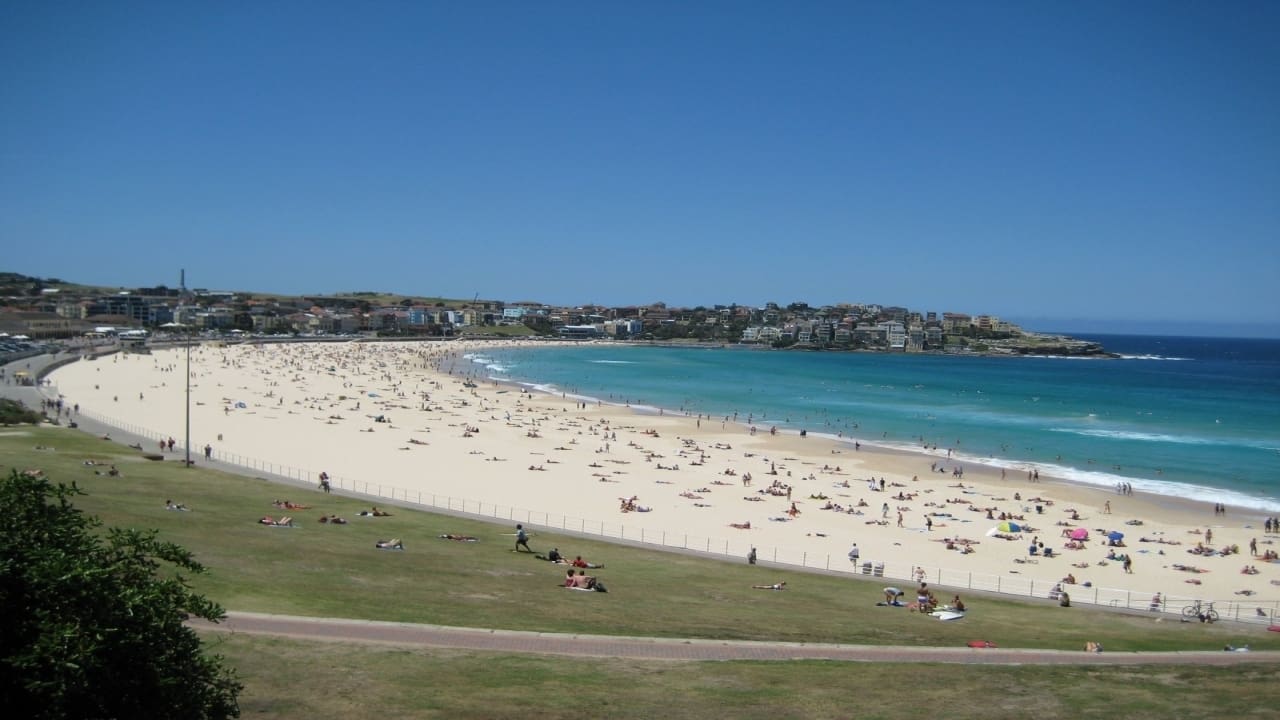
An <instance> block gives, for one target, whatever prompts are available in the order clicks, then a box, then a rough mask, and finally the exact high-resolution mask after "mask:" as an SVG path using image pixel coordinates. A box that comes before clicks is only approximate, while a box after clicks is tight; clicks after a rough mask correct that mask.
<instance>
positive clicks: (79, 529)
mask: <svg viewBox="0 0 1280 720" xmlns="http://www.w3.org/2000/svg"><path fill="white" fill-rule="evenodd" d="M82 494H84V493H83V492H82V491H81V490H79V489H78V488H77V487H76V486H75V485H74V484H73V485H71V486H67V485H63V484H58V485H56V486H55V485H53V484H51V483H50V482H49V480H48V479H46V478H45V477H43V475H40V474H34V473H30V472H28V473H19V472H18V471H17V470H12V471H11V472H10V474H9V476H8V477H7V478H4V479H0V508H4V513H5V522H4V523H0V702H2V703H3V705H4V707H8V708H10V710H9V711H7V712H17V715H18V716H21V717H29V718H59V719H61V718H129V717H136V718H141V717H146V718H227V717H239V715H240V710H239V705H238V703H237V697H238V696H239V693H240V690H241V688H242V685H241V684H240V683H239V682H238V681H237V679H236V677H235V673H234V671H233V670H231V669H230V668H227V667H225V666H224V665H223V659H222V658H221V657H220V656H210V655H206V654H205V653H204V652H203V651H202V649H201V645H200V637H199V636H198V635H197V634H196V633H195V631H194V630H192V629H191V628H189V627H187V626H186V625H185V624H184V621H185V620H186V619H187V618H188V617H189V616H194V617H199V618H204V619H206V620H212V621H216V620H219V619H221V618H223V617H224V616H225V613H224V612H223V610H222V608H221V607H219V606H218V605H217V604H215V603H213V602H211V601H209V600H207V599H205V598H204V597H202V596H200V595H198V594H196V593H195V592H193V591H192V590H191V589H190V587H189V586H188V585H187V583H186V580H185V579H184V578H183V576H182V574H181V572H182V571H187V572H192V573H199V572H203V571H204V568H203V567H202V566H201V565H200V563H198V562H196V560H195V558H194V557H193V556H192V554H191V553H190V552H188V551H187V550H185V549H183V548H182V547H179V546H178V545H175V544H173V543H169V542H163V541H161V540H160V539H159V538H158V537H157V535H158V533H157V532H156V531H155V530H136V529H121V528H108V529H107V530H106V532H105V533H101V532H98V531H97V530H98V529H99V528H100V527H101V525H102V523H101V521H99V520H98V519H97V518H92V517H86V516H85V515H83V514H82V513H81V512H80V511H79V510H78V509H76V508H75V507H74V506H73V505H72V503H71V499H72V498H73V497H74V496H76V495H82ZM162 563H164V565H162Z"/></svg>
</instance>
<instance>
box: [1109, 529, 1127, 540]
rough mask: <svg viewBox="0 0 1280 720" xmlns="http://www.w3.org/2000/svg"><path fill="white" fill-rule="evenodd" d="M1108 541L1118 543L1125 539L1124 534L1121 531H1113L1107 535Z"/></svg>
mask: <svg viewBox="0 0 1280 720" xmlns="http://www.w3.org/2000/svg"><path fill="white" fill-rule="evenodd" d="M1107 539H1108V540H1110V541H1111V542H1118V541H1120V540H1123V539H1124V533H1122V532H1120V531H1119V530H1112V531H1111V532H1109V533H1107Z"/></svg>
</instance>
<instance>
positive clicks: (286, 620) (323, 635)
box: [190, 612, 1280, 665]
mask: <svg viewBox="0 0 1280 720" xmlns="http://www.w3.org/2000/svg"><path fill="white" fill-rule="evenodd" d="M190 624H191V625H192V626H193V627H195V628H198V629H201V630H207V631H215V632H228V633H232V634H244V635H269V636H272V637H287V638H294V639H298V640H313V641H323V642H340V643H360V644H366V645H396V646H402V647H404V646H408V647H422V648H452V649H461V650H481V651H489V652H501V653H528V654H534V655H570V656H575V657H610V658H625V659H634V660H836V661H842V662H881V663H884V662H893V663H904V662H910V663H967V664H987V665H1239V664H1243V663H1280V653H1277V652H1222V651H1198V652H1146V653H1108V652H1103V653H1086V652H1083V651H1081V652H1070V651H1063V650H1025V649H1006V648H981V649H978V648H970V647H958V648H950V647H899V646H882V645H834V644H824V643H777V642H755V641H745V640H694V639H682V638H652V637H622V636H607V635H578V634H560V633H540V632H524V631H517V630H486V629H481V628H462V627H446V626H443V625H417V624H411V623H395V622H377V621H372V620H343V619H337V618H311V617H298V616H293V615H264V614H259V613H246V612H232V613H228V614H227V618H226V619H225V620H223V621H222V622H221V623H218V624H216V625H215V624H213V623H208V622H205V621H192V622H191V623H190Z"/></svg>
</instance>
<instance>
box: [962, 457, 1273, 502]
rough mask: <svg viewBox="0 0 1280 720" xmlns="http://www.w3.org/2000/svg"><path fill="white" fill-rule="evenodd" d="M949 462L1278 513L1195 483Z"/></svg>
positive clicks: (983, 460)
mask: <svg viewBox="0 0 1280 720" xmlns="http://www.w3.org/2000/svg"><path fill="white" fill-rule="evenodd" d="M951 462H953V463H958V464H960V465H964V463H965V462H973V463H978V464H982V465H989V466H992V467H998V468H1004V469H1007V470H1014V471H1017V472H1021V473H1026V472H1027V471H1028V470H1032V469H1036V470H1039V471H1040V474H1041V475H1044V476H1047V477H1056V478H1062V479H1063V480H1066V481H1068V482H1073V483H1079V484H1082V485H1094V486H1098V487H1104V488H1107V489H1109V490H1110V489H1114V488H1115V487H1116V485H1117V484H1119V483H1128V484H1129V485H1131V486H1133V489H1134V491H1135V492H1148V493H1152V494H1154V495H1165V496H1169V497H1176V498H1183V499H1185V500H1193V501H1196V502H1206V503H1218V502H1220V503H1226V504H1227V505H1232V506H1236V507H1244V508H1250V509H1254V510H1263V511H1266V512H1275V511H1277V510H1280V498H1276V497H1258V496H1256V495H1247V494H1245V493H1239V492H1235V491H1232V490H1223V489H1221V488H1213V487H1207V486H1204V485H1196V484H1194V483H1184V482H1174V481H1169V480H1151V479H1147V478H1134V477H1128V476H1125V475H1118V474H1115V473H1109V472H1102V471H1098V470H1081V469H1080V468H1074V467H1070V466H1066V465H1058V464H1055V463H1032V462H1027V461H1025V460H1006V459H1002V458H990V457H972V456H968V455H964V454H956V455H955V456H954V457H953V458H951Z"/></svg>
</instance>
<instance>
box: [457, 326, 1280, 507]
mask: <svg viewBox="0 0 1280 720" xmlns="http://www.w3.org/2000/svg"><path fill="white" fill-rule="evenodd" d="M554 342H555V341H551V342H550V343H539V344H538V345H536V346H535V347H540V348H546V347H548V346H550V345H551V344H553V343H554ZM562 342H564V343H571V344H574V345H581V344H585V345H594V346H596V347H601V348H606V347H628V348H639V347H650V346H662V347H667V346H670V347H679V345H678V344H660V345H654V344H652V343H647V342H624V341H618V342H609V343H599V342H597V341H581V340H578V341H562ZM490 347H491V348H492V347H495V346H493V345H490ZM509 347H513V348H516V349H523V350H528V349H532V348H530V347H528V346H524V345H522V344H520V343H511V344H510V345H509ZM722 347H723V346H715V347H712V346H707V345H704V346H701V347H700V348H699V349H706V350H714V349H721V348H722ZM849 352H868V353H872V354H875V353H873V352H872V351H849ZM471 354H474V353H469V352H459V353H458V359H459V360H460V361H461V360H462V358H463V356H464V355H471ZM922 354H926V355H927V354H930V353H922ZM939 354H941V353H939ZM975 355H976V354H975ZM1027 357H1030V356H1027ZM1055 357H1057V358H1058V359H1067V358H1066V356H1055ZM1075 359H1079V358H1075ZM493 372H505V370H495V371H493ZM466 373H467V374H468V376H470V377H472V378H473V379H475V380H482V381H486V382H501V383H510V384H511V385H512V386H514V387H523V388H528V389H531V390H535V391H539V392H543V393H546V394H548V395H553V396H554V395H557V394H561V395H567V396H568V397H570V398H572V397H576V398H578V399H580V400H588V401H591V402H602V403H604V404H606V405H612V406H614V407H618V408H620V409H624V410H626V411H629V412H635V413H638V414H659V413H664V412H665V413H666V414H669V415H672V416H677V415H679V416H683V417H686V418H691V419H694V418H696V417H697V415H696V414H693V413H690V412H688V411H686V410H684V409H683V408H676V407H664V406H661V405H658V404H649V403H632V402H631V401H628V400H623V399H614V398H613V397H612V395H609V396H608V397H603V396H600V395H593V394H590V393H588V392H583V391H580V390H577V389H576V388H575V389H574V390H572V391H569V390H562V389H559V388H558V387H557V386H555V385H552V384H547V383H536V382H530V381H523V380H518V379H510V378H495V377H493V376H492V374H491V373H490V370H489V367H487V366H484V365H479V364H477V365H476V366H475V367H472V368H470V369H469V370H467V371H466ZM743 414H749V413H745V412H744V413H743ZM707 417H708V418H710V417H712V416H711V415H707ZM714 417H716V418H719V417H720V415H718V414H717V415H715V416H714ZM738 417H739V413H736V412H735V413H734V416H733V419H732V420H728V422H729V423H730V424H732V425H734V426H735V427H737V428H739V429H740V430H742V431H743V432H746V431H747V430H748V429H749V428H750V422H748V421H742V420H739V419H737V418H738ZM766 424H768V423H766ZM799 431H800V430H799V429H798V428H797V427H796V426H795V425H794V424H791V423H788V424H787V426H786V427H785V428H782V429H779V432H780V433H781V432H787V433H792V434H794V433H797V432H799ZM808 435H809V436H810V437H823V438H827V439H829V440H831V441H833V442H842V443H845V444H847V445H849V447H850V448H852V447H853V444H854V443H855V442H857V443H860V444H861V445H862V447H863V448H875V449H879V450H881V451H884V452H890V453H904V454H908V455H920V456H926V457H931V458H934V459H939V460H941V459H943V458H945V459H946V461H948V462H952V461H954V462H957V463H960V464H963V465H966V466H978V465H981V466H984V467H990V468H995V469H997V470H998V469H1004V470H1007V471H1008V473H1009V474H1011V475H1012V474H1017V473H1027V472H1029V471H1032V470H1035V471H1037V472H1039V473H1040V474H1042V475H1045V476H1046V477H1050V476H1051V477H1053V478H1054V480H1055V481H1057V482H1062V483H1067V484H1069V485H1073V486H1078V487H1080V488H1090V489H1099V490H1103V491H1105V492H1111V491H1114V490H1116V488H1117V487H1118V486H1119V485H1120V484H1121V483H1125V484H1127V485H1128V486H1129V487H1130V488H1133V489H1134V491H1135V492H1143V493H1146V494H1147V495H1149V496H1151V497H1157V498H1166V499H1168V500H1170V501H1173V500H1178V501H1179V502H1185V503H1187V505H1188V506H1192V507H1194V506H1195V505H1196V504H1197V503H1200V504H1203V505H1212V504H1214V503H1219V502H1224V501H1225V502H1226V504H1227V505H1228V506H1230V507H1232V508H1234V509H1236V510H1238V511H1240V512H1244V513H1248V514H1259V513H1261V514H1262V515H1272V514H1276V513H1280V500H1278V499H1276V498H1273V497H1265V496H1258V495H1250V494H1248V493H1244V492H1241V491H1238V490H1233V489H1227V488H1223V487H1215V486H1213V485H1206V484H1200V483H1197V482H1194V481H1191V480H1187V479H1178V480H1172V479H1166V478H1164V477H1147V476H1142V475H1136V476H1130V475H1124V474H1120V473H1117V472H1113V471H1112V470H1109V469H1093V468H1090V467H1074V466H1071V465H1063V464H1060V458H1059V459H1058V461H1054V460H1029V459H1017V458H1002V457H993V456H990V455H977V454H971V453H969V452H966V451H964V450H961V449H958V448H956V449H954V450H955V451H954V454H952V455H948V454H946V452H945V451H941V450H939V449H938V448H937V447H934V448H932V449H930V448H928V447H921V446H920V445H919V443H918V441H916V440H913V441H910V442H904V441H886V440H881V439H878V438H875V437H866V438H863V437H857V436H854V435H844V434H843V433H836V432H833V431H830V430H825V431H821V430H820V431H812V430H810V431H808ZM1090 463H1091V464H1092V461H1090Z"/></svg>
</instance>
